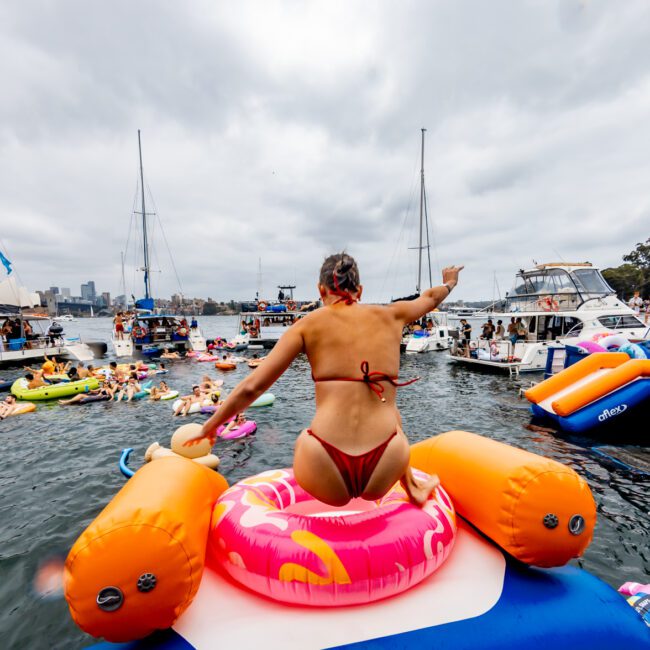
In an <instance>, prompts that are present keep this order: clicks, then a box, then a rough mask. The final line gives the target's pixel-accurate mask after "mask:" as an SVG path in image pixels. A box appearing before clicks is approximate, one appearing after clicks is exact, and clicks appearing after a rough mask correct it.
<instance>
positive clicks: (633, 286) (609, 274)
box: [603, 238, 650, 298]
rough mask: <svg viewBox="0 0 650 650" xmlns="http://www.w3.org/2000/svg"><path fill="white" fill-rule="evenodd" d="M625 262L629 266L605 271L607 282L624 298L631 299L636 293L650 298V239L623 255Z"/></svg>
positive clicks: (624, 265)
mask: <svg viewBox="0 0 650 650" xmlns="http://www.w3.org/2000/svg"><path fill="white" fill-rule="evenodd" d="M623 261H624V262H627V264H621V265H620V266H616V267H613V268H609V269H604V270H603V277H604V278H605V280H607V282H608V283H609V285H610V286H611V287H612V289H614V291H616V293H617V294H618V295H619V296H620V297H622V298H629V297H631V296H632V294H633V293H634V292H635V291H640V292H641V296H642V297H643V298H648V297H650V238H648V239H647V240H646V241H645V243H644V242H639V243H638V244H637V245H636V248H635V249H634V250H633V251H632V252H630V253H628V254H627V255H623Z"/></svg>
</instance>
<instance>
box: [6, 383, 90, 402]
mask: <svg viewBox="0 0 650 650" xmlns="http://www.w3.org/2000/svg"><path fill="white" fill-rule="evenodd" d="M95 388H99V381H98V380H97V379H96V378H95V377H88V379H79V380H77V381H69V382H64V383H60V384H50V385H48V386H39V387H38V388H32V389H29V388H27V380H26V379H23V378H21V379H16V381H15V382H14V383H13V384H12V386H11V392H12V394H13V395H15V396H16V397H17V398H18V399H25V400H29V401H30V402H32V401H35V400H45V399H61V398H63V397H69V396H70V395H76V394H77V393H87V392H88V391H89V390H95Z"/></svg>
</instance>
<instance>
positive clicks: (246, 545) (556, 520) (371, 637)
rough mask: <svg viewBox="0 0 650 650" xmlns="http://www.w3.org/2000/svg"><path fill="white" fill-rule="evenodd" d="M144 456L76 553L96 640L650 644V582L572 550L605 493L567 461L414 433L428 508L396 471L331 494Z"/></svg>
mask: <svg viewBox="0 0 650 650" xmlns="http://www.w3.org/2000/svg"><path fill="white" fill-rule="evenodd" d="M186 426H198V425H186ZM175 435H176V434H175ZM186 449H187V448H186ZM167 451H170V450H167ZM209 451H210V449H209V444H208V449H207V452H209ZM197 453H200V452H197ZM149 460H150V461H151V462H149V463H147V464H145V465H143V466H142V467H141V468H140V469H138V470H137V471H135V472H134V473H133V472H132V476H131V478H129V479H128V480H127V481H126V483H125V485H124V486H123V487H122V488H121V489H120V490H119V492H118V493H117V494H116V495H115V496H114V497H113V499H112V500H111V502H110V503H109V504H108V505H107V506H106V507H105V509H104V510H103V511H102V512H101V513H100V514H99V515H98V516H97V518H96V519H95V520H94V521H93V522H92V523H90V525H89V526H88V527H87V529H86V530H85V531H84V532H83V533H82V534H81V536H80V537H79V538H78V539H77V541H76V542H75V544H74V545H73V547H72V549H71V550H70V553H69V555H68V558H67V561H66V567H65V597H66V599H67V602H68V605H69V608H70V613H71V616H72V618H73V619H74V621H75V622H76V624H77V625H78V626H79V627H80V628H81V629H82V630H84V631H85V632H87V633H88V634H90V635H92V636H94V637H96V638H97V639H104V640H105V643H100V644H99V645H98V646H97V647H104V648H109V647H116V646H114V645H113V644H123V645H122V647H125V648H132V649H136V648H165V649H167V650H170V649H172V648H173V649H177V648H178V649H190V648H197V649H203V648H257V647H260V648H261V647H264V648H268V649H274V648H278V649H282V650H290V649H293V648H295V649H301V650H303V649H309V648H359V649H361V648H364V649H365V648H368V649H370V648H372V649H382V648H391V649H393V648H413V647H416V648H459V649H460V648H484V649H488V650H490V649H494V650H496V649H499V650H503V649H507V648H530V649H535V648H544V649H546V648H548V647H553V648H557V649H559V648H572V649H574V648H590V649H591V650H598V649H602V650H605V649H607V650H611V649H613V648H642V647H650V628H649V627H648V626H647V625H646V624H645V623H644V621H643V619H642V617H641V615H640V613H641V614H643V607H644V602H645V601H647V600H648V596H647V594H646V596H645V597H644V595H643V592H642V589H643V588H644V586H643V585H637V586H632V587H630V586H629V585H628V586H627V587H626V589H627V590H628V591H627V592H625V595H627V596H629V598H628V600H629V602H626V599H625V596H624V595H621V594H619V593H617V592H616V590H614V589H613V588H611V587H610V586H608V585H607V584H605V583H604V582H602V581H601V580H599V579H598V578H596V577H595V576H593V575H591V574H589V573H587V572H586V571H583V570H582V569H580V568H578V567H577V566H575V562H572V561H573V560H575V559H576V558H579V557H580V556H581V555H582V554H583V553H584V551H585V549H586V548H587V547H588V545H589V543H590V542H591V539H592V536H593V533H594V526H595V524H596V505H595V502H594V499H593V497H592V494H591V491H590V489H589V487H588V485H587V483H586V481H585V480H584V479H583V478H582V477H580V476H579V475H578V474H577V473H576V472H575V471H574V470H573V469H572V468H570V467H568V466H565V465H563V464H561V463H559V462H557V461H554V460H550V459H548V458H545V457H543V456H539V455H537V454H533V453H531V452H528V451H523V450H520V449H517V448H515V447H512V446H510V445H507V444H504V443H501V442H497V441H494V440H492V439H489V438H486V437H483V436H480V435H477V434H474V433H469V432H465V431H451V432H447V433H443V434H440V435H437V436H434V437H431V438H429V439H427V440H424V441H423V442H419V443H416V444H414V445H412V447H411V463H412V465H413V467H414V468H416V470H417V472H418V475H419V476H423V475H424V474H429V475H430V474H437V475H438V476H439V478H440V481H441V485H440V486H439V487H438V488H436V490H435V492H434V494H433V495H432V497H431V498H430V499H429V500H428V501H427V502H426V504H425V505H424V507H422V508H420V507H418V506H416V505H413V504H412V503H411V502H410V501H409V499H408V497H407V495H406V493H405V491H404V489H403V488H402V487H401V485H400V484H399V483H398V484H396V485H395V486H394V487H393V488H392V489H391V490H390V491H389V492H388V493H387V494H386V495H385V496H384V497H383V498H382V499H380V500H378V501H365V500H363V499H353V500H352V501H350V502H349V503H348V504H347V505H345V506H343V507H338V508H337V507H331V506H328V505H325V504H323V503H321V502H319V501H316V500H315V499H313V498H312V497H311V496H310V495H309V494H308V493H307V492H305V491H304V490H303V489H302V488H301V487H300V485H298V483H297V482H296V480H295V478H294V476H293V472H292V470H291V469H286V468H269V470H267V471H264V472H262V473H261V474H258V475H256V476H251V477H249V478H246V479H244V480H241V481H239V482H237V483H235V484H233V485H230V486H229V485H228V483H227V481H226V479H225V478H224V477H223V476H222V475H221V474H219V473H218V472H216V471H214V470H212V469H209V468H208V467H206V466H205V465H203V464H202V463H201V462H200V461H199V462H194V461H193V460H191V459H188V458H182V457H179V456H178V455H176V454H174V453H171V452H170V453H169V454H167V453H164V454H162V455H160V456H159V457H157V458H156V457H154V458H150V459H149ZM646 586H647V585H646ZM631 592H634V593H631ZM644 598H645V600H644ZM639 603H641V604H639ZM631 605H632V606H631ZM117 647H120V646H119V645H118V646H117Z"/></svg>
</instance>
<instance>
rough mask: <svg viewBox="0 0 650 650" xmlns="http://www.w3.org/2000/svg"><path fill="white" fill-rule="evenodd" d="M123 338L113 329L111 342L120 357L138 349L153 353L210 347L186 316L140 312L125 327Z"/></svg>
mask: <svg viewBox="0 0 650 650" xmlns="http://www.w3.org/2000/svg"><path fill="white" fill-rule="evenodd" d="M126 329H128V331H125V332H123V333H122V338H119V334H118V333H117V332H115V331H113V335H112V339H111V342H112V344H113V350H114V352H115V356H117V357H130V356H133V355H134V354H135V353H136V352H138V353H141V354H144V355H145V356H150V355H153V354H159V353H160V352H161V351H163V350H171V349H173V350H176V351H178V352H187V351H189V350H196V351H197V352H203V351H204V350H206V349H207V346H206V342H205V337H204V336H203V332H202V331H201V329H200V328H199V327H190V326H189V325H188V324H187V321H186V320H185V319H184V318H183V317H179V316H176V315H172V314H155V313H153V312H149V311H142V312H139V313H137V314H136V315H135V316H134V318H133V321H132V324H131V325H130V326H125V330H126Z"/></svg>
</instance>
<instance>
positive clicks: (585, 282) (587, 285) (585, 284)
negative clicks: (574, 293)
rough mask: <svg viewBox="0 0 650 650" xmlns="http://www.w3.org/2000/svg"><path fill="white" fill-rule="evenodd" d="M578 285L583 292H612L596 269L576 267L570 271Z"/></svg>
mask: <svg viewBox="0 0 650 650" xmlns="http://www.w3.org/2000/svg"><path fill="white" fill-rule="evenodd" d="M572 275H573V277H574V278H575V280H576V282H577V284H578V287H579V288H580V289H582V291H584V292H585V293H600V294H608V293H614V291H613V290H612V288H611V287H610V286H609V285H608V284H607V282H605V278H603V276H602V275H601V274H600V272H599V271H597V270H596V269H577V270H575V271H573V273H572Z"/></svg>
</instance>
